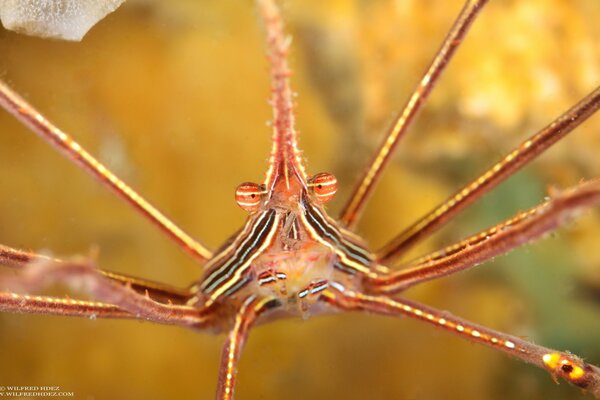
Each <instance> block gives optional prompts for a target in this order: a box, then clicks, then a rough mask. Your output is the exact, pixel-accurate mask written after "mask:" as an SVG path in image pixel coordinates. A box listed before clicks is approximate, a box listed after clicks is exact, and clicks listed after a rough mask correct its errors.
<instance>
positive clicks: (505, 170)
mask: <svg viewBox="0 0 600 400" xmlns="http://www.w3.org/2000/svg"><path fill="white" fill-rule="evenodd" d="M598 108H600V87H598V88H596V90H594V91H593V92H591V93H590V94H589V95H587V96H586V97H584V98H583V99H582V100H580V101H579V102H578V103H577V104H576V105H575V106H573V107H572V108H571V109H570V110H568V111H567V112H565V113H564V114H563V115H561V116H560V117H558V118H557V119H556V120H554V121H553V122H551V123H550V124H549V125H548V126H546V127H545V128H543V129H542V130H540V131H539V132H537V133H536V134H535V135H533V136H532V137H530V138H529V139H527V140H526V141H524V142H523V143H521V144H520V145H519V146H518V147H516V148H515V149H514V150H513V151H511V152H510V153H509V154H508V155H507V156H506V157H504V158H503V159H502V160H500V161H498V162H497V163H496V164H494V165H493V166H492V167H491V168H490V169H488V170H487V171H486V172H484V173H483V174H482V175H480V176H479V177H477V178H476V179H474V180H473V181H471V182H470V183H468V184H467V185H465V186H464V187H463V188H462V189H460V190H459V191H458V192H456V193H455V194H454V195H452V196H451V197H450V198H448V199H447V200H446V201H445V202H443V203H442V204H440V205H439V206H438V207H436V208H435V209H434V210H432V211H431V212H429V213H428V214H427V215H425V216H424V217H422V218H421V219H420V220H418V221H417V222H416V223H415V224H413V225H412V226H410V227H408V228H407V229H406V230H404V231H403V232H401V233H400V234H399V235H398V236H396V237H395V238H394V239H392V240H391V241H390V242H389V243H388V244H387V245H385V246H384V247H383V248H382V249H381V250H379V251H378V252H377V254H378V259H379V260H380V261H381V262H382V263H390V262H392V261H393V260H394V259H396V258H397V257H398V256H399V255H401V254H402V253H403V252H405V251H406V250H407V249H408V248H410V247H411V246H412V245H414V244H416V243H417V242H418V241H419V240H421V239H423V238H424V237H426V236H427V235H429V234H430V233H432V232H434V231H435V230H437V229H439V228H440V227H442V226H443V225H444V224H445V223H446V222H448V221H449V220H450V219H451V218H452V217H453V216H454V215H456V214H458V213H459V212H460V211H461V210H462V209H464V208H465V207H466V206H468V205H469V204H471V203H473V202H474V201H475V200H477V199H478V198H479V197H481V196H482V195H483V194H485V193H487V192H488V191H489V190H491V189H492V188H494V187H495V186H497V185H498V184H499V183H500V182H502V181H504V180H505V179H506V178H508V177H510V176H511V175H513V174H514V173H515V172H517V171H518V170H519V169H521V168H522V167H523V166H525V165H526V164H527V163H528V162H530V161H531V160H533V159H534V158H535V157H537V156H538V155H540V154H541V153H542V152H544V150H546V149H548V148H549V147H550V146H551V145H553V144H554V143H556V142H557V141H558V140H560V139H562V138H563V137H564V136H566V135H567V134H568V133H569V132H571V131H572V130H573V129H574V128H575V127H577V126H578V125H579V124H581V123H582V122H583V121H585V120H586V119H587V118H589V117H590V116H592V115H593V114H594V113H595V112H596V111H597V110H598Z"/></svg>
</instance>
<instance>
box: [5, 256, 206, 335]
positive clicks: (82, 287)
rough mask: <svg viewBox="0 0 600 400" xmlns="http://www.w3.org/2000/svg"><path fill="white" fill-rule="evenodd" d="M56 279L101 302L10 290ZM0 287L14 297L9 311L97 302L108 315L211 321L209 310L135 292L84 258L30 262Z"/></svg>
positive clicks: (68, 308) (72, 310) (67, 308)
mask: <svg viewBox="0 0 600 400" xmlns="http://www.w3.org/2000/svg"><path fill="white" fill-rule="evenodd" d="M56 283H61V284H65V285H67V286H69V287H70V288H72V289H73V290H76V291H83V292H85V293H86V294H89V295H90V296H91V297H93V298H94V299H95V300H97V301H100V302H102V303H95V302H81V303H79V302H78V301H75V304H72V303H73V301H72V300H69V299H66V300H62V299H55V300H49V298H48V297H41V296H30V295H21V296H20V295H18V294H12V292H25V293H34V292H37V291H40V290H42V289H44V288H46V287H48V286H50V285H52V284H56ZM0 290H6V291H8V293H3V295H4V297H5V298H11V297H12V299H13V300H14V301H13V302H12V303H9V304H7V305H6V307H5V308H3V309H5V310H6V311H12V312H38V311H40V312H43V311H45V310H50V311H51V310H52V306H53V304H58V305H59V306H60V307H58V309H60V310H61V311H64V312H65V314H59V315H78V314H79V313H81V314H87V313H88V312H87V311H85V308H86V307H92V308H94V307H96V306H97V307H96V308H98V309H104V308H106V307H108V308H109V311H110V312H109V315H113V314H114V313H116V314H117V315H120V312H125V313H128V314H130V315H132V316H134V317H135V318H139V319H144V320H148V321H152V322H156V323H161V324H173V325H182V326H188V327H196V328H201V327H205V326H206V325H207V324H209V323H210V310H208V311H207V310H205V309H200V308H196V307H188V306H182V305H173V304H168V303H167V304H164V303H159V302H156V301H154V300H152V299H150V297H149V296H145V295H141V294H139V293H136V292H135V291H134V290H133V289H131V288H130V287H129V286H128V285H127V284H125V285H124V284H121V283H119V282H117V281H114V280H111V279H108V278H106V277H105V276H103V275H102V274H101V273H100V272H98V271H97V270H95V269H94V268H93V267H92V265H91V264H90V262H87V261H83V262H59V263H57V262H52V261H40V262H38V263H34V264H30V265H28V266H27V267H25V268H24V269H23V270H22V271H20V272H19V274H18V275H16V276H9V275H3V276H0ZM17 296H19V297H17ZM18 300H26V302H25V303H24V304H21V306H22V307H19V304H16V303H18V302H17V301H18ZM28 302H29V303H28ZM104 303H107V304H104ZM77 306H81V307H80V308H78V307H77ZM113 307H114V308H113ZM90 312H92V311H90ZM102 314H103V315H104V313H102Z"/></svg>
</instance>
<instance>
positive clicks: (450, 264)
mask: <svg viewBox="0 0 600 400" xmlns="http://www.w3.org/2000/svg"><path fill="white" fill-rule="evenodd" d="M598 204H600V178H598V179H594V180H591V181H587V182H584V183H582V184H579V185H577V186H575V187H572V188H570V189H567V190H564V191H560V192H556V193H551V198H550V200H548V201H546V202H544V203H542V204H540V205H538V206H536V207H534V208H531V209H530V210H527V211H524V212H520V213H518V214H517V215H515V216H513V217H512V218H510V219H508V220H506V221H504V222H502V223H500V224H498V225H496V226H493V227H492V228H489V229H487V230H485V231H483V232H481V233H478V234H476V235H473V236H471V237H469V238H467V239H465V240H463V241H461V242H459V243H457V244H453V245H450V246H448V247H446V248H445V249H443V250H441V251H438V252H435V253H432V254H430V255H428V256H425V257H422V258H420V259H418V260H415V262H413V263H411V264H409V265H408V266H407V267H406V269H402V270H400V271H398V272H392V273H388V274H381V275H379V276H378V277H376V278H367V280H366V281H365V285H366V287H367V290H368V291H369V292H373V293H397V292H399V291H402V290H405V289H407V288H409V287H411V286H413V285H416V284H418V283H421V282H425V281H428V280H431V279H437V278H441V277H443V276H447V275H450V274H453V273H455V272H459V271H463V270H465V269H467V268H471V267H474V266H477V265H479V264H481V263H483V262H485V261H487V260H490V259H492V258H493V257H495V256H498V255H501V254H504V253H507V252H509V251H510V250H512V249H514V248H516V247H519V246H521V245H523V244H525V243H528V242H531V241H534V240H536V239H538V238H540V237H541V236H543V235H545V234H547V233H549V232H551V231H553V230H555V229H557V228H559V227H560V226H561V225H562V224H564V223H565V222H566V221H568V220H569V219H570V217H572V216H573V215H574V214H575V213H577V212H578V211H580V210H581V209H582V208H586V207H592V206H595V205H598Z"/></svg>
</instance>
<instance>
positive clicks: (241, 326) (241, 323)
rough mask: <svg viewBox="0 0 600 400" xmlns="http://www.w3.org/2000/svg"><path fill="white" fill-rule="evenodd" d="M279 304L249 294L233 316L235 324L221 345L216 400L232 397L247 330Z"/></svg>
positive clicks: (227, 399)
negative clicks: (221, 351) (262, 315)
mask: <svg viewBox="0 0 600 400" xmlns="http://www.w3.org/2000/svg"><path fill="white" fill-rule="evenodd" d="M277 306H279V302H278V300H276V299H273V298H270V297H267V298H264V299H257V298H256V297H255V296H250V297H248V298H247V299H246V301H245V302H244V304H243V305H242V308H241V309H240V310H239V312H238V313H237V315H236V316H235V325H234V327H233V330H232V331H231V332H230V333H229V337H228V338H227V341H226V342H225V345H224V346H223V353H222V354H221V365H220V366H219V380H218V382H217V395H216V399H217V400H231V399H233V391H234V389H235V380H236V377H237V370H238V367H237V366H238V363H239V360H240V356H241V354H242V349H243V347H244V344H245V343H246V339H247V338H248V332H249V331H250V329H251V328H252V326H253V325H254V324H255V322H256V321H257V319H258V317H260V316H261V314H263V313H264V312H265V311H267V310H270V309H273V308H275V307H277Z"/></svg>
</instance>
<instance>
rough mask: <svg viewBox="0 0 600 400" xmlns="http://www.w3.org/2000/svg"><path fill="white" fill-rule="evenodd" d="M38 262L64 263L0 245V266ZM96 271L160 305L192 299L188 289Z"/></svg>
mask: <svg viewBox="0 0 600 400" xmlns="http://www.w3.org/2000/svg"><path fill="white" fill-rule="evenodd" d="M40 262H53V263H64V262H65V261H63V260H59V259H56V258H51V257H47V256H44V255H41V254H35V253H32V252H27V251H23V250H17V249H13V248H11V247H8V246H4V245H0V265H4V266H7V267H11V268H17V269H18V268H24V267H26V266H27V265H29V264H34V263H40ZM96 271H97V272H99V273H100V274H102V275H104V276H105V277H107V278H110V279H111V280H113V281H115V282H119V283H121V284H123V285H126V286H128V287H130V288H131V289H133V290H134V291H136V292H137V293H139V294H143V295H146V296H149V297H150V298H151V299H153V300H155V301H159V302H161V303H173V304H185V303H186V302H187V301H188V300H189V298H190V297H192V292H191V291H190V290H188V289H180V288H175V287H172V286H169V285H165V284H163V283H159V282H154V281H149V280H145V279H140V278H135V277H132V276H128V275H123V274H118V273H115V272H111V271H104V270H101V269H96Z"/></svg>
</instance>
